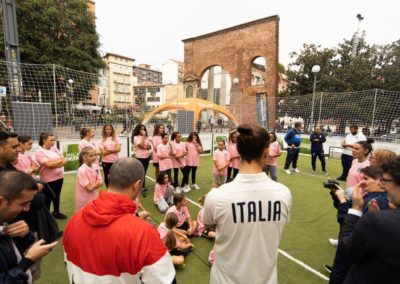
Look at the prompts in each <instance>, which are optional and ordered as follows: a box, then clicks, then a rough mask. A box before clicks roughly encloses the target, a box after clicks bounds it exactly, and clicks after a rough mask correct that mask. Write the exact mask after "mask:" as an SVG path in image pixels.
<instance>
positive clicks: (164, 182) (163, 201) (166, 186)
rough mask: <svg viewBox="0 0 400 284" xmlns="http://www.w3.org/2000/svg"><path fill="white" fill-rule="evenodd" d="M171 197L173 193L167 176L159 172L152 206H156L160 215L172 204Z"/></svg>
mask: <svg viewBox="0 0 400 284" xmlns="http://www.w3.org/2000/svg"><path fill="white" fill-rule="evenodd" d="M173 197H174V192H173V188H172V187H171V183H170V179H169V176H168V174H167V173H164V172H160V173H159V174H158V176H157V183H156V186H155V188H154V197H153V200H154V204H155V205H157V207H158V210H160V212H161V213H165V212H166V211H167V210H168V208H169V206H170V205H172V204H173Z"/></svg>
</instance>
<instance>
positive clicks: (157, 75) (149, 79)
mask: <svg viewBox="0 0 400 284" xmlns="http://www.w3.org/2000/svg"><path fill="white" fill-rule="evenodd" d="M133 76H134V77H136V78H137V84H138V85H143V84H146V85H151V84H155V85H157V84H162V72H161V71H159V70H155V69H151V65H148V64H139V65H138V66H133Z"/></svg>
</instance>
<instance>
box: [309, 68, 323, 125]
mask: <svg viewBox="0 0 400 284" xmlns="http://www.w3.org/2000/svg"><path fill="white" fill-rule="evenodd" d="M320 70H321V67H319V65H314V66H313V67H312V69H311V72H312V73H313V74H314V86H313V95H312V103H311V116H310V132H311V131H312V128H313V125H314V101H315V88H316V86H317V74H318V73H319V71H320Z"/></svg>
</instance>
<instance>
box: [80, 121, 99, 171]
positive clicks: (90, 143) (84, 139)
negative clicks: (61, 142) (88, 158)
mask: <svg viewBox="0 0 400 284" xmlns="http://www.w3.org/2000/svg"><path fill="white" fill-rule="evenodd" d="M80 134H81V141H79V143H78V150H79V153H80V152H81V151H82V149H83V148H85V147H92V148H93V149H94V150H95V151H96V155H100V154H101V152H100V149H99V147H98V146H97V144H96V142H94V139H93V138H94V136H95V135H96V132H95V131H94V129H93V128H90V127H82V129H81V133H80ZM95 164H96V165H98V166H99V165H100V161H99V157H97V159H96V161H95Z"/></svg>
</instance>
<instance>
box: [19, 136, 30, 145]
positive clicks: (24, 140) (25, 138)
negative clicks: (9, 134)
mask: <svg viewBox="0 0 400 284" xmlns="http://www.w3.org/2000/svg"><path fill="white" fill-rule="evenodd" d="M31 140H32V136H29V135H20V136H18V142H20V143H27V142H29V141H31Z"/></svg>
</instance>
